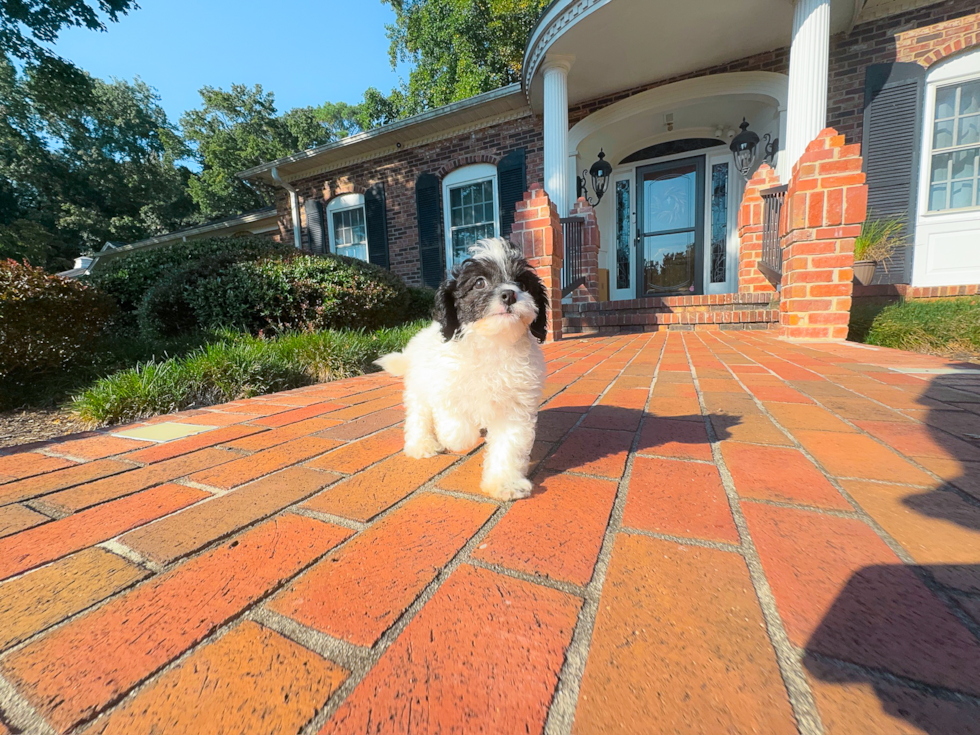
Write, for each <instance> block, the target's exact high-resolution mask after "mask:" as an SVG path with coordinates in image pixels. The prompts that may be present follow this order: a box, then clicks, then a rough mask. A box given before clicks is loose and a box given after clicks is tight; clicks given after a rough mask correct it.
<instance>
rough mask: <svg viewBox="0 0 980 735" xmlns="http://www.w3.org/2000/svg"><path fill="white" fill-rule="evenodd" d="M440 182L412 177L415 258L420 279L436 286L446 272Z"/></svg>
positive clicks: (431, 177)
mask: <svg viewBox="0 0 980 735" xmlns="http://www.w3.org/2000/svg"><path fill="white" fill-rule="evenodd" d="M441 194H442V182H441V181H440V180H439V177H438V176H436V175H435V174H430V173H424V174H421V175H420V176H419V177H418V178H417V179H416V180H415V213H416V215H417V218H418V222H419V259H420V260H421V261H422V282H423V283H424V284H425V285H426V286H431V287H432V288H438V287H439V284H440V283H441V282H442V277H443V275H444V274H445V272H446V263H445V260H446V248H445V243H444V242H443V239H442V204H441V203H440V199H441Z"/></svg>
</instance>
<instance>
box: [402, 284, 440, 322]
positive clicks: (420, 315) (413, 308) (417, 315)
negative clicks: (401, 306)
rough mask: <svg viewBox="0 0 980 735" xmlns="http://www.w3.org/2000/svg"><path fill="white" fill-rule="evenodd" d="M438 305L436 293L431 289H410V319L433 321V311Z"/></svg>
mask: <svg viewBox="0 0 980 735" xmlns="http://www.w3.org/2000/svg"><path fill="white" fill-rule="evenodd" d="M435 305H436V292H435V291H434V290H433V289H431V288H413V287H411V286H410V287H409V289H408V318H409V319H411V320H413V321H414V320H416V319H427V320H431V319H432V310H433V309H434V308H435Z"/></svg>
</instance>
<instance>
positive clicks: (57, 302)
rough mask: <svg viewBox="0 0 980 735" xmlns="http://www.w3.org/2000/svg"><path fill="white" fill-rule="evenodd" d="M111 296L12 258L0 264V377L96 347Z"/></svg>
mask: <svg viewBox="0 0 980 735" xmlns="http://www.w3.org/2000/svg"><path fill="white" fill-rule="evenodd" d="M115 315H116V307H115V304H114V303H113V300H112V298H110V297H109V296H107V295H106V294H104V293H102V292H100V291H99V290H97V289H95V288H92V287H90V286H86V285H84V284H82V283H79V282H78V281H75V280H71V279H68V278H60V277H58V276H52V275H49V274H47V273H45V272H44V271H43V270H42V269H41V268H34V267H31V266H30V265H27V264H26V263H25V264H20V263H17V262H16V261H14V260H7V261H3V262H0V345H2V349H0V376H7V375H10V374H12V373H18V372H19V373H26V372H29V371H33V372H45V371H50V370H54V369H57V368H59V367H62V366H63V365H65V364H66V363H68V362H70V361H71V360H72V359H73V358H75V357H76V356H77V355H79V354H80V353H83V352H84V351H86V350H88V349H91V348H93V347H94V346H95V340H96V338H97V337H99V335H100V334H101V333H102V332H103V330H104V329H105V328H106V326H108V325H109V324H110V323H111V322H112V320H113V317H114V316H115Z"/></svg>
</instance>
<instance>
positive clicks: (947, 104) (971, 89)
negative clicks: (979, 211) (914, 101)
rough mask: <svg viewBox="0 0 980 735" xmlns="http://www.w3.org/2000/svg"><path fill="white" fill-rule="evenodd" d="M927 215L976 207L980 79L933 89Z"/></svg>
mask: <svg viewBox="0 0 980 735" xmlns="http://www.w3.org/2000/svg"><path fill="white" fill-rule="evenodd" d="M935 93H936V98H935V105H934V114H933V121H932V153H931V160H930V164H931V165H930V167H929V200H928V207H929V211H930V212H942V211H946V210H950V209H967V208H969V207H976V206H978V205H980V199H978V196H980V194H978V189H980V186H978V184H980V79H974V80H971V81H964V82H961V83H959V84H947V85H944V86H939V87H936V90H935Z"/></svg>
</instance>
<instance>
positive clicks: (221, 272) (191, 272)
mask: <svg viewBox="0 0 980 735" xmlns="http://www.w3.org/2000/svg"><path fill="white" fill-rule="evenodd" d="M237 262H238V255H237V254H235V253H221V254H219V255H212V256H209V257H207V258H202V259H200V260H194V261H190V262H189V263H187V264H185V265H184V266H182V267H180V268H177V269H176V270H174V271H172V272H171V273H169V274H168V275H166V276H164V277H163V278H161V279H160V281H159V282H157V284H156V285H155V286H153V287H151V288H150V290H149V291H147V292H146V295H145V296H144V297H143V300H142V301H141V302H140V305H139V308H138V309H137V310H136V316H137V323H138V324H139V329H140V333H141V334H142V335H143V337H144V338H147V339H165V338H168V337H176V336H178V335H181V334H189V333H191V332H194V331H199V330H200V329H201V328H202V327H203V325H204V324H205V323H210V320H209V319H204V320H202V316H201V315H199V314H198V313H197V311H196V309H195V306H196V305H198V304H199V303H200V301H201V296H200V293H199V291H198V289H200V288H208V287H209V286H211V284H210V281H212V280H215V279H221V278H223V277H226V275H227V273H228V272H229V271H230V270H231V268H232V266H233V265H234V264H235V263H237ZM209 291H210V289H209ZM241 296H242V294H235V295H234V296H233V298H234V297H237V298H240V297H241ZM236 307H237V308H239V309H241V310H245V309H247V306H246V305H245V302H234V303H229V304H226V305H225V307H224V308H225V309H226V310H229V311H230V310H232V309H234V308H236ZM221 326H225V325H221ZM229 326H230V325H229ZM235 326H238V321H236V322H235Z"/></svg>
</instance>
